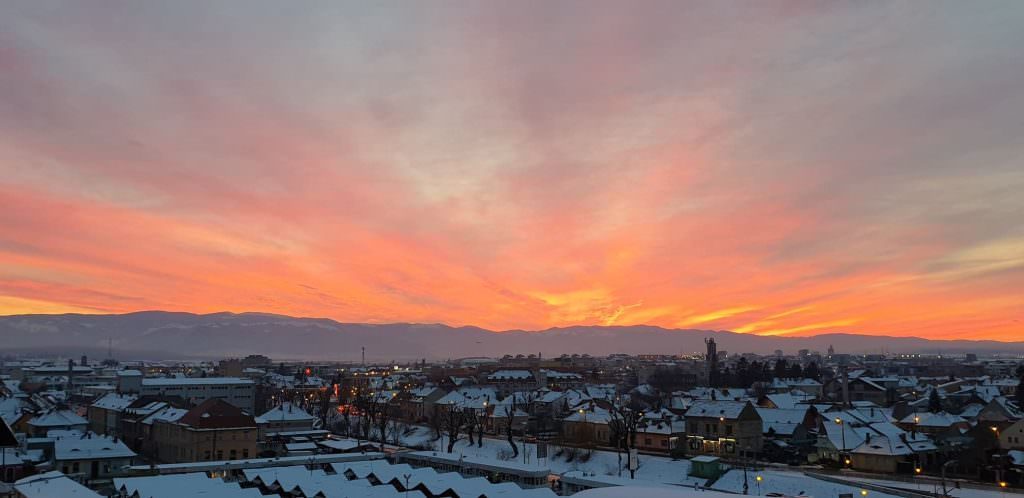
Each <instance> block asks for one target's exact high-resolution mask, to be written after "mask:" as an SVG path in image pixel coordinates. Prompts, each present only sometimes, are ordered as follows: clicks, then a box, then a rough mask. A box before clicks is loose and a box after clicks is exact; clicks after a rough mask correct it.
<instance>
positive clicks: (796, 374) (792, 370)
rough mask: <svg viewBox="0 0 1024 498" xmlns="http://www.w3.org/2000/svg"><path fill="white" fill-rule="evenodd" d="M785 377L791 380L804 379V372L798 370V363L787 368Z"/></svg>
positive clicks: (800, 369)
mask: <svg viewBox="0 0 1024 498" xmlns="http://www.w3.org/2000/svg"><path fill="white" fill-rule="evenodd" d="M786 376H787V377H789V378H791V379H802V378H803V377H804V371H803V369H802V368H800V364H799V363H793V364H792V365H790V366H789V370H787V371H786Z"/></svg>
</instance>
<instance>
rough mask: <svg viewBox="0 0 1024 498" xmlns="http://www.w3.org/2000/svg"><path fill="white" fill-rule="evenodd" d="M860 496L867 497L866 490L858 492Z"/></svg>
mask: <svg viewBox="0 0 1024 498" xmlns="http://www.w3.org/2000/svg"><path fill="white" fill-rule="evenodd" d="M860 495H861V496H867V495H868V490H866V489H862V490H860Z"/></svg>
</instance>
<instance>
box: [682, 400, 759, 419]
mask: <svg viewBox="0 0 1024 498" xmlns="http://www.w3.org/2000/svg"><path fill="white" fill-rule="evenodd" d="M747 404H748V403H747V402H746V401H697V402H695V403H694V404H693V405H692V406H690V409H689V410H686V416H687V417H725V418H727V419H735V418H737V417H739V416H740V413H742V412H743V409H744V408H746V406H747Z"/></svg>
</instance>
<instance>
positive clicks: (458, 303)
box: [0, 0, 1024, 339]
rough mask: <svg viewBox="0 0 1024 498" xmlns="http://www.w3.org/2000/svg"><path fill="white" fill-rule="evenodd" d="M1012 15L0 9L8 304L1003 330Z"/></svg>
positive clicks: (670, 6)
mask: <svg viewBox="0 0 1024 498" xmlns="http://www.w3.org/2000/svg"><path fill="white" fill-rule="evenodd" d="M627 11H628V12H627ZM1022 24H1024V6H1022V4H1020V3H1019V2H1013V1H996V2H993V3H989V4H987V5H986V7H985V8H984V9H979V8H977V7H976V6H974V5H967V4H964V3H961V2H939V3H929V4H928V5H921V4H914V3H906V4H899V5H872V4H854V3H838V4H807V3H801V2H788V1H781V0H780V1H777V2H776V1H772V2H764V3H758V4H745V5H743V4H733V3H729V2H708V3H705V4H696V5H695V4H690V3H685V4H684V3H680V2H660V1H654V2H644V3H642V4H640V5H630V6H628V7H626V6H624V5H622V4H621V3H619V2H605V1H596V2H590V1H587V2H582V1H580V2H574V1H569V2H561V3H558V4H551V3H549V2H532V1H525V2H486V1H485V2H476V3H473V4H470V5H466V4H461V3H460V4H441V5H431V6H430V7H425V6H418V5H408V4H397V3H388V2H382V3H374V4H367V3H362V2H312V3H309V4H306V5H304V6H303V8H301V9H294V8H284V7H282V6H281V5H279V4H278V3H275V2H263V1H253V2H246V3H245V8H239V6H238V5H236V4H234V3H233V2H227V3H223V4H218V5H200V4H198V3H193V2H187V1H186V2H168V3H146V4H143V3H135V4H125V5H118V6H117V7H109V6H108V7H100V6H96V5H92V4H90V5H88V6H86V5H84V4H81V3H76V2H59V1H58V2H56V3H52V2H23V3H19V4H17V5H8V6H5V7H4V8H3V15H0V206H3V209H0V312H2V313H17V312H33V311H60V310H74V311H130V310H135V309H141V308H149V309H152V308H167V309H180V310H191V311H204V312H205V311H219V310H232V311H247V310H258V311H271V312H280V313H290V314H299V315H315V316H330V317H333V318H338V319H341V320H347V321H374V322H381V321H429V322H438V321H440V322H448V323H452V324H475V325H481V326H486V327H491V328H495V329H510V328H544V327H549V326H559V325H570V324H580V323H584V324H616V325H631V324H640V323H649V324H654V325H662V326H669V327H674V326H682V327H689V326H694V327H714V328H721V329H735V330H738V331H741V332H750V333H762V334H763V333H769V334H810V333H820V332H829V331H837V330H842V331H850V332H863V333H886V334H894V335H911V334H913V335H925V336H930V337H973V338H1003V339H1014V338H1019V337H1020V334H1021V331H1022V329H1021V328H1020V322H1019V321H1016V320H1018V319H1019V318H1020V312H1021V309H1020V303H1019V299H1016V300H1015V299H1013V298H1014V297H1017V296H1019V290H1020V289H1021V288H1022V287H1024V271H1022V264H1024V261H1022V260H1021V258H1020V256H1019V255H1020V254H1021V253H1022V251H1024V248H1022V245H1021V240H1022V237H1024V224H1022V223H1024V221H1022V220H1024V216H1022V215H1021V213H1024V197H1022V196H1020V195H1019V192H1020V191H1021V189H1022V188H1024V171H1022V169H1021V168H1020V159H1019V158H1020V157H1021V155H1022V153H1024V144H1021V141H1020V137H1021V136H1024V120H1022V119H1021V116H1024V93H1022V92H1020V91H1019V88H1021V87H1024V60H1022V59H1021V57H1022V56H1021V51H1020V50H1019V48H1018V47H1020V46H1022V45H1024V33H1022V31H1021V30H1020V29H1019V27H1020V26H1021V25H1022ZM297 283H298V284H297Z"/></svg>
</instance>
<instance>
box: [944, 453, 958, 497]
mask: <svg viewBox="0 0 1024 498" xmlns="http://www.w3.org/2000/svg"><path fill="white" fill-rule="evenodd" d="M954 463H958V461H957V460H950V461H948V462H946V463H944V464H942V496H943V497H946V498H948V497H949V490H948V489H946V467H949V466H950V465H952V464H954Z"/></svg>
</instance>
